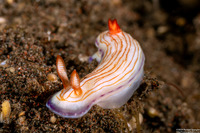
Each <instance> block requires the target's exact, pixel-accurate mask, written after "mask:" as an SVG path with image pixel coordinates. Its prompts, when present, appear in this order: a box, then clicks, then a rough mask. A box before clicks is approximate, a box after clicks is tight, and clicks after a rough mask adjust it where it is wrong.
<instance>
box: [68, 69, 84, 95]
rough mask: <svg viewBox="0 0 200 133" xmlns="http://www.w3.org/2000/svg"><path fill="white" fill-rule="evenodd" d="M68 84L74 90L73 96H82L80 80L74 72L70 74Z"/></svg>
mask: <svg viewBox="0 0 200 133" xmlns="http://www.w3.org/2000/svg"><path fill="white" fill-rule="evenodd" d="M70 83H71V86H72V88H73V89H74V93H75V95H76V96H77V97H78V96H81V94H82V89H81V87H80V78H79V75H78V73H77V72H76V70H74V71H73V72H72V74H71V77H70Z"/></svg>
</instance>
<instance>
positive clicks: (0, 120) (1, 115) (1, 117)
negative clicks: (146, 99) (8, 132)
mask: <svg viewBox="0 0 200 133" xmlns="http://www.w3.org/2000/svg"><path fill="white" fill-rule="evenodd" d="M0 123H3V113H2V112H1V113H0Z"/></svg>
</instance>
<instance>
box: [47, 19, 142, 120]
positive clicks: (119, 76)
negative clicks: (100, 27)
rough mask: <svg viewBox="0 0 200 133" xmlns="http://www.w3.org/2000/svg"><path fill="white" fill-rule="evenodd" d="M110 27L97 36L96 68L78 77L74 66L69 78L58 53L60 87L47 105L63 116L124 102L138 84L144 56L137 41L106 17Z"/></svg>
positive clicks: (115, 22)
mask: <svg viewBox="0 0 200 133" xmlns="http://www.w3.org/2000/svg"><path fill="white" fill-rule="evenodd" d="M108 26H109V30H108V31H105V32H103V33H101V34H100V35H99V36H98V37H97V39H96V42H95V44H96V46H97V47H98V51H97V52H96V53H95V54H94V55H93V56H92V57H91V58H90V60H93V59H96V60H97V61H98V62H99V65H98V66H97V68H96V69H95V70H94V71H92V72H91V73H90V74H88V75H86V76H85V77H84V78H82V79H81V80H80V79H79V76H78V74H77V72H76V70H74V71H73V72H72V74H71V77H70V80H69V79H68V77H67V73H66V67H65V64H64V61H63V59H62V58H61V56H59V55H58V56H57V60H56V67H57V73H58V76H59V77H60V79H61V80H62V83H63V87H64V88H63V89H62V90H61V91H59V92H57V93H55V94H54V95H53V96H52V97H51V98H50V99H49V100H48V102H47V103H46V106H47V107H48V108H49V109H50V110H51V111H52V112H54V113H55V114H57V115H59V116H61V117H64V118H79V117H82V116H83V115H85V114H86V113H87V112H88V111H89V110H90V108H91V107H92V106H93V105H95V104H97V105H99V106H100V107H102V108H104V109H112V108H118V107H120V106H122V105H123V104H125V103H126V102H127V101H128V100H129V99H130V97H131V96H132V95H133V92H134V91H135V90H136V89H137V88H138V87H139V85H140V83H141V81H142V78H143V75H144V70H143V67H144V61H145V56H144V53H143V51H142V49H141V47H140V45H139V43H138V42H137V41H136V40H135V39H133V38H132V37H131V36H130V35H129V34H128V33H126V32H124V31H122V30H121V29H120V27H119V25H118V23H117V21H116V20H110V19H109V21H108Z"/></svg>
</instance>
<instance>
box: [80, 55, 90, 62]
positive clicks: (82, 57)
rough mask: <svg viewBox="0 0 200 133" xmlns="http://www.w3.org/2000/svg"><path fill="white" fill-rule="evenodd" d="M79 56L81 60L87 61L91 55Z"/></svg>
mask: <svg viewBox="0 0 200 133" xmlns="http://www.w3.org/2000/svg"><path fill="white" fill-rule="evenodd" d="M78 58H79V60H80V61H81V62H87V61H88V60H89V57H88V56H86V55H83V54H79V55H78Z"/></svg>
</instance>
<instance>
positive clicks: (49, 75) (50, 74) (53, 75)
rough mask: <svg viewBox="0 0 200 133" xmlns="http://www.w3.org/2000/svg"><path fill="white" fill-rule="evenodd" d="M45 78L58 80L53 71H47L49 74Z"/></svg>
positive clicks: (53, 80)
mask: <svg viewBox="0 0 200 133" xmlns="http://www.w3.org/2000/svg"><path fill="white" fill-rule="evenodd" d="M47 79H48V80H49V81H52V82H56V81H57V80H58V77H57V76H56V75H55V74H53V73H49V74H48V75H47Z"/></svg>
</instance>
